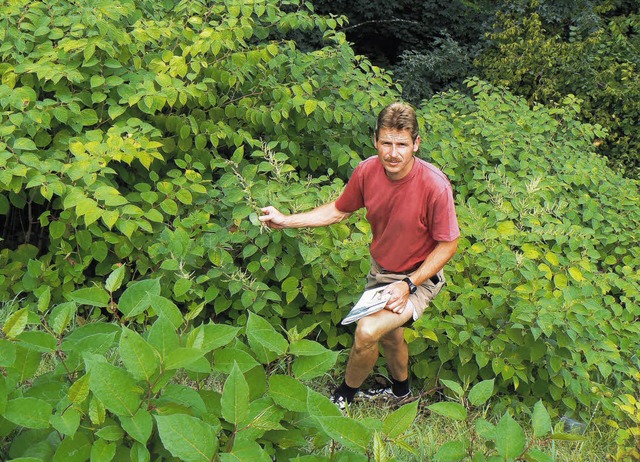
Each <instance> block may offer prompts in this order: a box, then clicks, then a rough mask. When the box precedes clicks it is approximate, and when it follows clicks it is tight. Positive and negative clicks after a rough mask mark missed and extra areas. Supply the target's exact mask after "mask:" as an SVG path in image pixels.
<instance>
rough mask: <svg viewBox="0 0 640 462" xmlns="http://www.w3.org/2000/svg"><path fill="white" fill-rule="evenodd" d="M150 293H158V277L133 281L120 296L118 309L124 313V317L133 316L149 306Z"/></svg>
mask: <svg viewBox="0 0 640 462" xmlns="http://www.w3.org/2000/svg"><path fill="white" fill-rule="evenodd" d="M151 295H160V280H159V279H145V280H142V281H138V282H134V283H133V284H131V285H130V286H129V287H127V289H126V290H125V291H124V292H123V293H122V295H121V296H120V300H119V301H118V309H119V310H120V311H121V312H122V313H124V315H125V317H126V318H133V317H134V316H137V315H139V314H140V313H143V312H144V310H146V309H147V308H148V307H149V305H150V304H151V297H150V296H151Z"/></svg>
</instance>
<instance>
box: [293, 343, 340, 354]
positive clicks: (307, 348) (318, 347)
mask: <svg viewBox="0 0 640 462" xmlns="http://www.w3.org/2000/svg"><path fill="white" fill-rule="evenodd" d="M327 351H330V350H327V349H326V348H325V347H324V346H322V344H320V343H318V342H316V341H314V340H308V339H301V340H297V341H295V342H292V343H291V345H290V346H289V353H291V354H292V355H296V356H316V355H320V354H325V353H326V352H327Z"/></svg>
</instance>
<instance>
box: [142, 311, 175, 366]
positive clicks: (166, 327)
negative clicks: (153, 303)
mask: <svg viewBox="0 0 640 462" xmlns="http://www.w3.org/2000/svg"><path fill="white" fill-rule="evenodd" d="M147 341H148V342H149V344H150V345H153V346H154V347H155V349H156V351H158V353H159V354H160V360H161V361H162V362H163V363H164V362H165V361H166V359H167V357H168V356H169V353H171V352H172V351H174V350H175V349H177V348H178V347H179V346H180V339H179V338H178V334H177V333H176V328H175V327H174V326H173V324H171V321H169V320H168V319H167V318H164V317H160V318H158V319H156V322H154V323H153V325H152V326H151V329H149V335H148V337H147Z"/></svg>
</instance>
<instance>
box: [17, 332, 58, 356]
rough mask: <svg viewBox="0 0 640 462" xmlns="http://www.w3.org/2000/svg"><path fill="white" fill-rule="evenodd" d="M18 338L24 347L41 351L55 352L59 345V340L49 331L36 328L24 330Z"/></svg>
mask: <svg viewBox="0 0 640 462" xmlns="http://www.w3.org/2000/svg"><path fill="white" fill-rule="evenodd" d="M16 339H17V340H18V341H20V344H21V345H22V346H23V347H25V348H27V349H29V350H34V351H39V352H41V353H48V352H53V351H55V350H56V348H57V346H58V340H57V339H56V338H55V337H54V336H53V335H51V334H50V333H48V332H42V331H35V330H32V331H28V332H22V333H21V334H20V335H18V336H17V337H16Z"/></svg>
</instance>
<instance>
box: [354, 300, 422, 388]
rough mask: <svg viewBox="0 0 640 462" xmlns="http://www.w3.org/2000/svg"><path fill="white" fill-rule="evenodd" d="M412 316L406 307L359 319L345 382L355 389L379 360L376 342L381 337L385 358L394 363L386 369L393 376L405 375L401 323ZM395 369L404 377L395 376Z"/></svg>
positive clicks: (405, 350) (406, 369)
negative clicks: (401, 309) (395, 311)
mask: <svg viewBox="0 0 640 462" xmlns="http://www.w3.org/2000/svg"><path fill="white" fill-rule="evenodd" d="M412 316H413V309H412V307H407V308H406V309H405V310H404V311H403V312H402V313H400V314H397V313H393V312H391V311H388V310H382V311H378V312H377V313H375V314H372V315H371V316H367V317H366V318H362V319H361V320H360V321H358V327H357V328H356V333H355V338H354V342H353V347H352V348H351V353H350V354H349V361H348V362H347V369H346V372H345V381H346V383H347V385H348V386H350V387H353V388H358V387H359V386H360V385H362V383H363V382H364V381H365V379H366V378H367V376H368V375H369V374H370V373H371V371H372V370H373V367H374V366H375V364H376V361H377V359H378V354H379V350H378V345H379V342H380V341H381V340H382V341H383V345H384V346H385V357H386V358H387V361H388V362H390V363H393V365H392V366H389V367H390V370H389V372H390V373H391V374H392V375H393V376H394V378H396V379H402V378H406V377H408V361H409V352H408V348H407V345H406V343H405V342H404V336H403V335H402V325H403V324H404V323H406V322H407V321H409V319H411V317H412ZM396 331H397V332H396ZM383 338H384V340H383ZM400 339H401V340H400ZM389 354H390V355H391V358H389ZM402 362H404V365H402ZM396 371H397V373H399V374H404V375H405V376H406V377H402V378H401V377H397V376H395V374H396ZM403 371H404V372H403Z"/></svg>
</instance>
